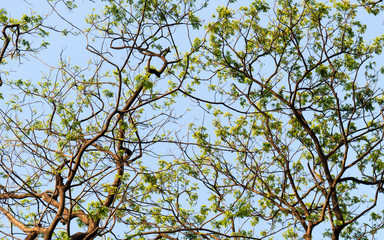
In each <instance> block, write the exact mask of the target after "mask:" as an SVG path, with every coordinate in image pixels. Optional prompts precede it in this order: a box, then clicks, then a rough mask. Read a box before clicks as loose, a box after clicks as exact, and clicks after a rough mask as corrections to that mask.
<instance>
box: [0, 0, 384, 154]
mask: <svg viewBox="0 0 384 240" xmlns="http://www.w3.org/2000/svg"><path fill="white" fill-rule="evenodd" d="M219 2H220V1H216V2H215V4H214V5H215V6H212V7H210V8H208V9H207V10H205V11H204V14H207V15H208V14H211V13H213V12H214V9H215V7H216V5H217V4H216V3H219ZM240 2H241V3H240ZM239 3H240V4H244V1H239ZM271 3H272V2H271ZM81 4H86V5H87V7H85V9H89V8H93V7H94V6H95V4H94V3H92V2H89V1H86V0H83V1H81ZM0 6H1V8H4V9H6V10H7V11H8V13H9V16H10V17H13V18H20V17H21V15H22V14H24V13H28V12H30V11H31V10H30V8H33V9H36V10H35V11H36V12H38V13H41V12H44V13H45V14H47V17H48V18H49V21H47V22H50V24H53V25H52V26H55V27H58V28H68V29H70V28H71V26H70V25H68V23H66V22H65V21H63V19H61V18H60V16H58V15H57V14H56V13H55V12H54V11H53V10H52V9H51V8H50V6H49V5H48V4H47V2H46V1H41V0H33V1H32V0H30V1H22V0H12V1H9V0H0ZM82 9H84V8H82ZM57 10H58V12H60V14H63V16H66V15H68V14H69V13H70V12H68V10H66V9H63V8H61V9H60V8H59V9H57ZM75 11H79V12H78V14H71V17H70V19H71V21H72V22H75V23H76V24H77V25H78V26H80V27H85V26H86V25H85V24H84V22H83V18H84V16H85V15H86V14H87V12H82V11H83V10H81V9H80V10H75ZM359 17H360V18H361V19H362V20H364V22H366V23H367V26H368V31H367V36H370V35H371V34H376V33H377V32H383V33H384V24H383V22H377V20H373V18H370V17H369V16H367V15H366V14H365V13H362V14H361V15H359ZM383 20H384V18H383ZM177 37H179V38H180V39H183V37H184V36H177ZM79 39H80V41H79ZM84 39H85V38H83V37H82V36H80V37H72V36H67V37H63V36H61V35H60V34H54V36H53V37H52V38H49V40H48V41H49V42H50V44H51V45H50V46H49V49H48V50H43V51H42V53H41V54H40V55H38V56H33V55H30V56H29V59H31V60H26V59H21V63H22V64H19V62H18V60H13V61H10V64H8V65H5V67H6V68H7V71H10V72H11V73H12V78H14V79H17V78H25V77H26V75H27V76H28V78H31V79H34V80H36V81H40V80H41V79H40V78H41V74H42V73H45V72H46V71H47V70H48V69H49V66H54V65H57V64H58V56H60V54H63V56H65V58H70V60H71V62H72V63H73V64H79V65H83V64H84V62H86V61H87V60H88V58H89V57H90V56H91V55H90V54H89V52H88V51H86V50H85V41H83V40H84ZM68 43H71V44H68ZM35 57H37V58H35ZM33 59H35V60H33ZM1 67H2V68H4V66H1ZM0 70H3V69H0ZM0 90H1V91H3V94H4V97H5V99H7V94H8V93H9V92H11V91H10V89H7V87H5V86H3V87H2V88H0ZM7 90H8V91H7ZM3 103H4V102H3V101H0V108H1V107H3V106H2V104H3ZM195 107H196V106H195ZM197 111H198V108H195V109H194V111H192V112H191V113H189V114H190V115H189V116H190V117H189V119H195V120H197V121H200V122H198V123H203V122H204V121H205V122H210V121H211V119H209V117H208V116H207V117H206V119H203V120H202V119H201V114H204V112H203V111H201V112H200V111H199V112H197ZM185 124H187V123H185ZM167 151H168V150H167Z"/></svg>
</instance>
